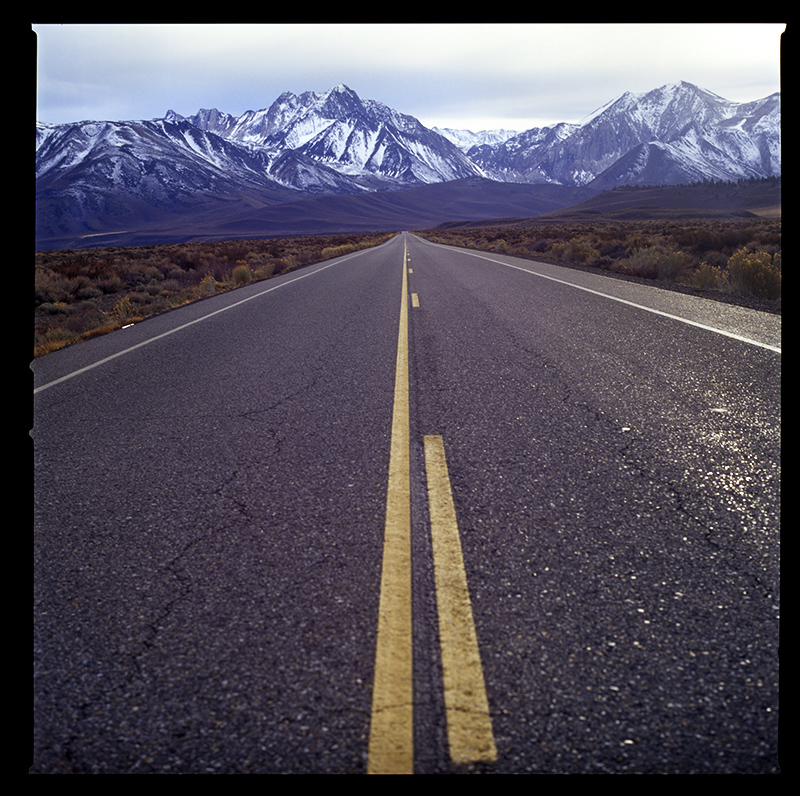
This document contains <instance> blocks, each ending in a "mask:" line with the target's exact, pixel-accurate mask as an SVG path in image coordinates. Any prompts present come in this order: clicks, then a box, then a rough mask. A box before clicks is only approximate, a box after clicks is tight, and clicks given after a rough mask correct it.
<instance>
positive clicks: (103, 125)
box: [36, 82, 781, 237]
mask: <svg viewBox="0 0 800 796" xmlns="http://www.w3.org/2000/svg"><path fill="white" fill-rule="evenodd" d="M36 134H37V144H36V146H37V151H36V188H37V199H36V204H37V235H40V237H41V236H45V237H46V236H50V237H57V236H59V235H64V234H72V233H75V234H78V233H79V232H80V233H82V234H92V233H94V232H95V231H98V232H99V231H103V230H105V229H109V228H116V229H123V228H127V227H124V226H123V225H129V226H131V227H134V226H136V224H138V223H142V222H143V221H147V220H150V219H153V218H159V217H162V216H165V215H170V214H173V215H176V214H180V213H187V212H195V211H198V212H199V211H202V212H206V211H207V212H208V213H209V217H211V216H212V215H213V213H214V212H216V210H214V211H213V212H212V210H210V209H209V208H216V209H218V208H219V207H220V206H222V205H225V207H226V208H228V209H229V208H231V207H233V205H234V204H236V203H243V204H244V205H245V206H247V207H250V208H252V207H266V206H270V205H273V204H276V203H281V202H291V201H296V200H297V199H301V198H303V197H308V196H313V195H343V194H363V193H368V192H375V191H381V192H383V191H389V190H396V189H399V188H408V187H411V186H420V185H430V184H435V183H443V182H452V181H455V180H462V179H472V180H475V179H476V178H482V179H485V178H488V179H490V180H494V181H498V182H506V183H522V184H526V183H528V184H531V183H532V184H537V183H545V184H552V185H558V186H570V187H583V186H586V187H588V188H591V189H596V190H602V189H606V188H611V187H615V186H618V185H626V184H634V185H635V184H651V185H655V184H676V183H687V182H694V181H698V180H707V179H713V180H737V179H740V178H748V177H767V176H775V175H780V173H781V123H780V94H773V95H772V96H769V97H765V98H764V99H761V100H757V101H754V102H749V103H735V102H730V101H728V100H725V99H723V98H722V97H719V96H717V95H715V94H713V93H711V92H709V91H706V90H704V89H701V88H698V87H697V86H694V85H692V84H690V83H685V82H681V83H674V84H668V85H665V86H662V87H660V88H658V89H654V90H653V91H650V92H647V93H643V94H633V93H630V92H626V93H625V94H623V95H622V96H621V97H618V98H617V99H615V100H612V101H611V102H608V103H606V104H605V105H604V106H602V107H601V108H599V109H598V110H597V111H595V112H594V113H591V114H589V115H588V116H587V117H586V118H585V119H583V120H582V121H581V122H579V123H561V124H556V125H553V126H551V127H543V128H533V129H531V130H526V131H524V132H521V133H518V134H513V133H511V132H510V131H482V132H479V133H472V132H470V131H454V130H435V129H429V128H427V127H425V126H424V125H423V124H421V123H420V122H419V121H418V120H417V119H415V118H414V117H413V116H409V115H406V114H402V113H399V112H398V111H396V110H393V109H392V108H390V107H388V106H387V105H384V104H383V103H381V102H378V101H376V100H367V99H361V98H360V97H359V96H358V95H357V94H356V92H354V91H353V90H352V89H350V88H348V87H347V86H345V85H338V86H335V87H334V88H332V89H330V90H329V91H325V92H313V91H307V92H304V93H302V94H299V95H297V94H293V93H291V92H286V93H284V94H282V95H281V96H280V97H278V98H277V99H276V100H275V101H274V102H273V103H272V104H271V105H270V106H269V107H268V108H265V109H263V110H259V111H247V112H245V113H243V114H242V115H241V116H238V117H237V116H233V115H231V114H229V113H226V112H224V111H220V110H218V109H215V108H212V109H202V110H200V111H198V112H197V113H196V114H195V115H193V116H189V117H183V116H181V115H180V114H178V113H176V112H175V111H172V110H170V111H168V112H167V113H166V115H165V116H164V118H161V119H153V120H149V121H121V122H111V121H108V122H100V121H87V122H76V123H74V124H63V125H47V124H41V123H37V128H36ZM471 184H472V185H480V184H481V183H480V181H478V182H473V183H471ZM237 206H238V205H237ZM486 212H487V213H489V214H491V212H492V211H491V209H490V208H487V211H486ZM503 214H504V211H502V210H500V209H498V213H497V215H503Z"/></svg>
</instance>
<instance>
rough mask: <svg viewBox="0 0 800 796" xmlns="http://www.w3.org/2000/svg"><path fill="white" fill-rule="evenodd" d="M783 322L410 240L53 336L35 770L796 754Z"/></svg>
mask: <svg viewBox="0 0 800 796" xmlns="http://www.w3.org/2000/svg"><path fill="white" fill-rule="evenodd" d="M404 264H406V265H407V268H404ZM404 330H405V331H404ZM780 345H781V343H780V318H779V317H778V316H773V315H768V314H764V313H759V312H754V311H751V310H745V309H742V308H737V307H730V306H727V305H723V304H718V303H715V302H712V301H708V300H705V299H701V298H697V297H692V296H683V295H681V294H676V293H670V292H667V291H662V290H657V289H655V288H652V287H646V286H642V285H635V284H631V283H627V282H622V281H619V280H613V279H609V278H606V277H603V276H599V275H595V274H588V273H583V272H580V271H573V270H570V269H564V268H558V267H556V266H553V265H546V264H540V263H533V262H531V261H525V260H518V259H515V258H512V257H507V256H501V255H491V254H486V253H478V252H472V253H470V252H465V251H463V250H461V251H459V250H455V249H449V248H447V247H442V246H434V245H433V244H430V243H427V242H424V241H422V240H420V239H418V238H415V237H413V236H411V235H401V236H398V237H396V238H395V239H393V240H392V241H390V242H389V243H387V244H384V245H383V246H381V247H378V248H376V249H373V250H370V251H367V252H361V253H357V254H351V255H347V256H345V257H341V258H338V259H336V260H333V261H328V262H326V263H323V264H320V265H314V266H309V267H306V268H304V269H300V270H298V271H295V272H292V273H290V274H285V275H283V276H280V277H277V278H275V279H272V280H269V281H267V282H263V283H258V284H255V285H250V286H247V287H245V288H241V289H239V290H237V291H234V292H232V293H228V294H224V295H220V296H216V297H213V298H209V299H207V300H205V301H202V302H198V303H196V304H194V305H191V306H187V307H183V308H180V309H177V310H174V311H172V312H170V313H166V314H164V315H161V316H159V317H157V318H153V319H150V320H147V321H144V322H142V323H140V324H137V325H135V326H133V327H130V328H128V329H124V330H120V331H118V332H116V333H114V334H111V335H107V336H105V337H102V338H97V339H95V340H91V341H87V342H85V343H82V344H80V345H79V346H75V347H72V348H68V349H64V350H62V351H59V352H56V353H54V354H50V355H48V356H47V357H44V358H41V359H39V360H36V361H35V362H34V363H33V366H32V368H33V371H34V383H35V388H36V389H35V392H34V427H33V430H32V433H31V436H32V437H33V441H34V465H35V507H34V515H35V520H34V531H35V533H34V573H35V605H34V641H35V652H34V660H35V678H34V703H35V710H34V743H33V752H32V759H31V768H30V771H31V773H200V774H202V773H257V774H267V773H331V774H333V773H344V774H353V773H356V774H358V773H366V772H368V771H372V772H375V773H382V766H383V765H384V764H383V762H379V761H382V760H383V759H384V757H386V758H387V759H388V758H391V759H395V758H398V759H399V758H402V757H403V755H405V756H406V758H408V760H410V763H408V765H410V770H412V771H413V772H414V773H417V774H428V773H461V772H470V773H537V774H563V773H567V774H569V773H678V774H680V773H698V774H704V773H705V774H724V773H760V774H767V773H778V772H779V771H780V760H779V754H778V637H779V611H778V608H779V508H780V372H781V367H780V365H781V362H780V359H781V354H780ZM403 352H404V357H401V356H400V354H402V353H403ZM401 359H402V361H401ZM403 362H405V366H406V367H407V377H403V378H401V376H400V374H401V373H402V372H403V368H402V364H403ZM403 385H405V386H406V387H407V389H400V388H401V387H403ZM403 406H404V407H405V420H403V419H402V418H403V413H402V412H400V411H399V409H398V407H403ZM400 432H403V433H400ZM398 440H399V442H398ZM437 440H438V444H439V445H440V446H441V448H440V449H438V450H439V454H440V464H441V466H442V469H440V470H439V471H438V473H439V474H438V476H437V477H436V478H434V467H435V466H439V465H435V464H434V459H432V458H426V457H429V456H431V448H430V445H431V444H432V443H433V442H436V441H437ZM398 451H403V453H402V455H401V454H400V453H398ZM403 456H404V457H405V459H403ZM404 461H405V464H404ZM393 479H398V480H397V483H399V484H400V485H401V487H402V488H401V489H400V491H399V492H398V493H396V494H395V493H394V492H393V490H394V487H393V486H392V483H393ZM437 484H438V485H437ZM436 490H439V491H438V492H437V491H436ZM439 496H441V497H442V502H441V506H444V508H441V510H440V502H439ZM448 499H449V500H450V501H451V502H448ZM395 503H397V504H398V505H400V506H401V509H402V510H401V511H400V515H399V516H401V517H402V516H407V522H406V526H407V527H406V531H405V533H406V534H407V538H406V537H404V536H403V535H402V532H401V533H400V535H399V536H398V537H397V538H398V539H400V540H401V541H400V542H399V543H398V544H399V548H398V549H400V550H401V553H402V551H403V550H404V549H405V548H403V544H405V545H406V547H407V551H406V552H407V555H405V554H404V553H402V554H401V555H400V556H399V558H397V557H396V558H393V556H392V555H391V554H390V553H388V552H387V551H388V550H389V548H390V546H391V545H390V536H392V535H393V534H394V533H395V531H394V530H392V529H393V528H394V524H393V523H392V522H390V515H391V514H392V511H393V509H391V508H390V506H392V505H394V504H395ZM448 505H449V506H450V509H451V511H450V514H448V508H447V507H448ZM403 507H405V508H403ZM444 515H447V516H451V515H452V517H454V518H455V522H457V531H456V534H455V536H456V539H457V540H460V545H461V551H460V552H459V551H456V552H455V553H453V551H452V549H451V551H450V553H442V552H441V550H443V549H444V547H442V546H441V545H444V542H441V543H440V541H439V536H438V534H439V531H438V530H436V529H437V528H438V527H439V526H440V525H441V526H442V527H443V528H444V527H445V525H446V522H444V521H442V522H440V521H439V519H438V518H439V517H440V516H444ZM399 525H401V526H402V525H403V522H399ZM442 533H443V534H444V531H442ZM441 538H442V539H444V536H442V537H441ZM450 538H451V541H452V536H451V537H450ZM403 539H405V541H402V540H403ZM392 544H393V543H392ZM434 554H435V555H436V556H437V558H436V559H434ZM448 556H449V558H448ZM445 559H447V560H448V561H450V563H448V564H444V563H443V564H442V565H441V566H442V567H443V568H444V567H445V566H452V567H453V569H452V570H451V574H452V577H451V578H450V579H449V581H448V578H447V577H441V573H442V572H444V569H441V570H440V569H439V566H440V564H439V562H440V561H442V562H444V561H445ZM395 560H398V561H399V562H400V563H399V564H397V566H398V567H399V570H398V572H400V573H401V574H400V575H399V576H398V579H397V580H396V581H395V583H396V584H397V583H401V584H402V583H403V582H404V581H403V578H406V575H407V580H408V584H407V588H406V587H405V586H402V587H401V586H397V585H395V586H392V587H390V586H389V585H387V584H389V583H390V582H391V578H389V577H388V576H387V572H388V571H389V569H390V568H391V567H392V566H395V564H393V563H392V561H395ZM434 560H436V562H437V563H436V567H435V566H434ZM459 562H461V563H459ZM404 567H405V568H407V572H406V569H403V568H404ZM403 573H405V574H403ZM462 575H463V578H462V579H461V580H460V579H459V578H460V576H462ZM464 580H465V582H466V583H467V584H468V598H467V600H466V602H465V601H464V599H463V598H458V597H452V598H449V597H447V596H446V593H447V589H449V588H451V587H450V586H448V585H447V583H448V582H450V583H456V582H459V583H461V582H463V581H464ZM452 588H453V589H455V588H456V586H453V587H452ZM392 589H394V592H396V595H395V596H396V598H397V599H396V600H395V598H394V597H392V596H391V594H390V592H392ZM456 593H457V592H456V591H452V592H451V594H456ZM387 595H388V596H387ZM390 598H391V599H390ZM393 600H394V602H393ZM448 600H449V601H450V602H449V605H450V609H452V610H451V612H450V613H449V614H447V615H446V616H447V617H448V618H446V619H445V618H443V619H442V632H441V633H440V628H439V618H438V617H439V613H438V612H439V611H440V610H442V611H444V610H445V609H446V608H447V605H448ZM387 606H400V607H399V608H397V607H391V608H387ZM443 606H444V607H443ZM406 608H408V610H409V613H408V622H410V630H409V632H408V634H407V635H408V638H407V639H405V641H402V642H401V640H400V635H401V634H400V633H399V631H394V630H391V629H389V630H382V628H383V627H384V621H386V622H388V623H390V624H391V622H392V621H394V617H396V616H397V615H398V613H402V612H404V611H405V610H406ZM442 617H445V614H444V613H443V614H442ZM462 619H463V620H464V621H463V627H464V628H465V629H464V630H462V629H461V627H462ZM451 629H452V632H451ZM473 631H474V632H473ZM448 634H449V635H448ZM450 636H453V637H454V640H453V641H452V642H451V641H450V640H448V639H449V637H450ZM379 639H385V640H386V644H385V649H386V650H387V651H388V652H387V653H386V654H385V656H384V657H381V655H382V653H380V649H381V648H384V647H383V641H381V642H380V643H379ZM470 639H472V640H471V641H470ZM451 643H452V644H455V645H456V646H455V647H452V648H450V647H448V645H450V644H451ZM402 644H406V645H407V647H406V648H403V647H402ZM459 644H461V646H458V645H459ZM452 649H455V650H456V653H455V654H451V652H452ZM376 650H377V651H376ZM448 650H450V651H448ZM473 653H474V657H473ZM406 655H409V656H410V661H411V664H412V665H411V666H410V669H409V671H410V672H412V674H411V675H410V676H411V677H412V678H413V679H412V680H411V681H410V682H409V683H406V685H408V687H409V691H408V693H409V694H410V697H408V698H406V697H402V698H400V697H394V696H392V694H393V693H394V692H392V691H391V689H392V688H393V687H394V685H397V683H398V682H399V683H400V684H401V685H402V684H403V683H402V681H403V678H404V677H405V675H403V674H402V672H400V673H398V672H399V669H398V662H402V661H404V659H405V656H406ZM378 661H385V662H386V663H385V665H384V663H381V664H380V665H379V663H378ZM448 661H450V662H448ZM384 669H385V671H386V674H385V676H384V674H383V672H384ZM379 670H380V672H381V674H380V675H378V671H379ZM462 670H463V671H462ZM467 671H469V672H472V673H473V674H475V672H477V674H478V677H477V679H473V680H472V681H470V682H469V684H467V685H463V686H460V685H458V682H459V677H461V675H462V673H463V672H467ZM384 683H388V685H386V686H385V685H384ZM453 683H455V685H453ZM384 688H385V689H388V690H386V691H385V694H387V696H385V697H384V696H382V694H384V691H383V689H384ZM459 688H460V689H461V692H460V693H461V694H462V695H463V694H467V695H469V696H474V695H475V694H476V693H477V692H480V694H478V696H481V697H484V696H485V702H484V703H480V704H485V705H488V714H487V711H486V709H484V708H482V707H480V705H479V706H478V707H476V708H474V709H473V708H472V707H469V708H466V709H462V710H460V711H459V709H457V708H456V709H452V708H451V702H450V701H449V700H450V699H451V695H452V694H453V693H457V692H459ZM382 700H385V702H386V703H387V704H389V707H388V708H386V710H395V709H398V710H399V711H400V712H398V713H397V714H396V715H397V716H401V715H402V718H392V719H391V720H388V721H385V720H384V719H385V718H386V716H387V715H389V714H388V713H385V712H381V711H382V710H383V709H382V708H381V707H380V706H381V704H383V703H382ZM459 712H461V713H463V714H464V715H468V716H469V717H470V722H471V723H470V722H468V726H467V730H465V731H464V732H465V733H466V734H467V735H469V733H470V732H473V733H474V735H475V737H476V738H477V737H478V736H479V735H480V733H484V735H481V736H480V742H477V741H476V742H475V743H473V744H472V746H470V743H466V744H465V745H464V747H463V748H464V749H465V750H466V751H464V752H463V756H461V757H459V755H458V754H456V751H455V750H456V748H457V746H458V742H457V740H456V738H457V735H458V733H457V732H456V731H455V730H454V729H453V727H454V723H455V718H454V717H456V716H457V715H458V714H459ZM392 715H393V716H394V715H395V714H392ZM487 716H488V722H483V724H481V721H482V719H483V718H487ZM382 717H383V718H382ZM473 719H474V721H473ZM383 725H386V727H387V729H386V730H383V729H380V730H379V729H378V728H379V727H382V726H383ZM479 725H480V727H479ZM487 727H488V736H487V735H486V732H487ZM398 730H399V731H400V734H401V735H402V734H403V733H405V734H406V736H408V738H410V739H411V740H410V744H406V742H405V741H403V742H402V745H405V747H408V748H406V749H405V751H403V752H402V753H401V752H400V751H398V750H399V748H400V746H401V743H400V741H397V742H395V740H394V735H392V733H395V732H396V731H398ZM376 736H382V737H377V738H376ZM381 748H384V749H389V752H387V753H386V754H385V755H384V757H381V755H380V753H379V752H377V751H375V750H376V749H381ZM476 750H477V751H476Z"/></svg>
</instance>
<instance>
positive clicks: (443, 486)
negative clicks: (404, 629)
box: [424, 436, 497, 763]
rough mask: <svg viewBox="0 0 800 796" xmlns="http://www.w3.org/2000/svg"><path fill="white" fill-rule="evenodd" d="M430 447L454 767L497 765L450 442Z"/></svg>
mask: <svg viewBox="0 0 800 796" xmlns="http://www.w3.org/2000/svg"><path fill="white" fill-rule="evenodd" d="M424 445H425V470H426V474H427V480H428V503H429V507H430V518H431V539H432V541H433V564H434V572H435V581H436V600H437V604H438V608H439V636H440V643H441V648H442V673H443V677H444V700H445V711H446V713H447V739H448V743H449V745H450V757H451V759H452V760H453V762H454V763H469V762H477V761H494V760H497V749H496V747H495V743H494V735H493V733H492V721H491V717H490V715H489V702H488V700H487V698H486V688H485V684H484V679H483V668H482V666H481V658H480V652H479V651H478V638H477V634H476V632H475V623H474V621H473V616H472V606H471V604H470V598H469V588H468V586H467V576H466V572H465V571H464V559H463V555H462V552H461V540H460V537H459V533H458V523H457V521H456V512H455V506H454V504H453V495H452V490H451V487H450V477H449V475H448V472H447V462H446V459H445V455H444V443H443V441H442V438H441V437H440V436H426V437H425V438H424Z"/></svg>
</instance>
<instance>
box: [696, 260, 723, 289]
mask: <svg viewBox="0 0 800 796" xmlns="http://www.w3.org/2000/svg"><path fill="white" fill-rule="evenodd" d="M724 284H725V278H724V276H723V273H722V269H721V268H720V267H719V266H718V265H709V263H707V262H705V261H704V262H702V263H700V265H699V266H698V267H697V270H696V271H695V272H694V276H693V277H692V285H693V287H696V288H697V289H698V290H720V289H721V288H722V287H723V286H724Z"/></svg>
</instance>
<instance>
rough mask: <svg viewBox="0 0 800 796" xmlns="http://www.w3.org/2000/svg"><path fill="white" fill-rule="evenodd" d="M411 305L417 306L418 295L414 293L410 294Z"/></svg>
mask: <svg viewBox="0 0 800 796" xmlns="http://www.w3.org/2000/svg"><path fill="white" fill-rule="evenodd" d="M411 306H412V307H419V296H418V295H417V294H416V293H412V294H411Z"/></svg>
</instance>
